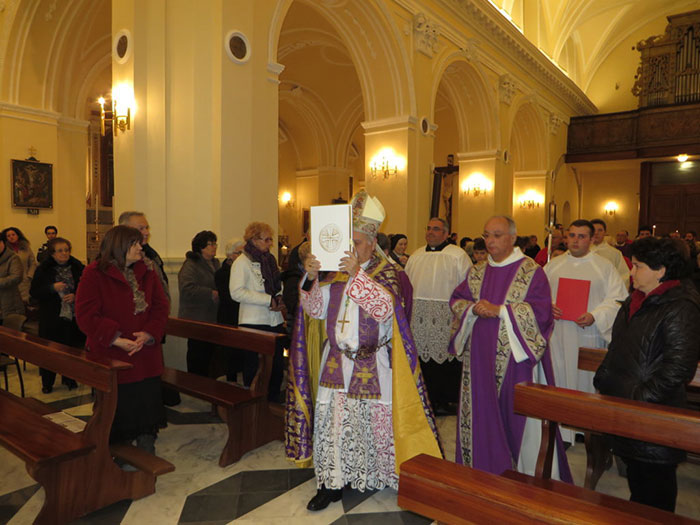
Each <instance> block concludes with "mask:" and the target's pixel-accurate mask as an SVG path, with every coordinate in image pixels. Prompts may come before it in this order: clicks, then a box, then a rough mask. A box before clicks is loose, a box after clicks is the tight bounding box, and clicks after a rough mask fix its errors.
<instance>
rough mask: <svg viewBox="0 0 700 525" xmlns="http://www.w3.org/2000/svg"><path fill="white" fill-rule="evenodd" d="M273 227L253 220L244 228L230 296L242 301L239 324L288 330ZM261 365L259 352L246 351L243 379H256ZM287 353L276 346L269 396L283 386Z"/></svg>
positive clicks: (274, 395)
mask: <svg viewBox="0 0 700 525" xmlns="http://www.w3.org/2000/svg"><path fill="white" fill-rule="evenodd" d="M272 236H273V233H272V228H271V227H270V226H269V225H267V224H265V223H264V222H251V223H250V224H249V225H248V226H247V227H246V229H245V233H244V234H243V240H244V241H245V243H246V244H245V247H244V248H243V255H242V256H241V257H239V258H238V259H236V262H235V263H233V266H231V281H230V282H229V290H230V292H231V298H232V299H233V300H234V301H238V303H240V307H239V310H238V326H241V327H246V328H255V329H257V330H264V331H266V332H277V333H281V334H282V333H285V330H284V317H283V314H282V312H283V310H284V303H283V301H282V295H281V291H282V281H281V275H280V271H279V268H278V267H277V260H276V259H275V256H274V255H272V254H271V253H270V247H271V246H272ZM257 369H258V354H256V353H253V352H245V353H244V355H243V382H244V383H245V385H246V386H248V385H250V384H251V383H252V382H253V378H254V377H255V373H256V371H257ZM283 369H284V357H283V355H282V348H277V351H276V352H275V356H274V359H273V363H272V374H271V376H270V388H269V391H268V399H270V400H271V401H278V400H279V397H280V388H281V386H282V375H283Z"/></svg>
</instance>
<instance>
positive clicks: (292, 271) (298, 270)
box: [282, 231, 310, 337]
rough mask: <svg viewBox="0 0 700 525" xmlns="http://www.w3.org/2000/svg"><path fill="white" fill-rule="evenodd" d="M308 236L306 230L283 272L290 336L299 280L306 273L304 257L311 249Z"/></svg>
mask: <svg viewBox="0 0 700 525" xmlns="http://www.w3.org/2000/svg"><path fill="white" fill-rule="evenodd" d="M308 237H309V232H308V231H307V232H304V236H303V237H302V239H301V242H300V243H299V244H297V245H296V246H295V247H294V248H292V251H291V252H290V254H289V260H288V261H287V269H286V270H285V271H284V272H283V273H282V285H283V286H282V301H283V302H284V307H285V309H286V315H285V322H286V328H287V335H289V336H290V337H291V335H292V329H293V328H294V319H295V318H296V314H297V308H298V306H299V281H300V280H301V278H302V277H303V275H304V258H305V257H306V255H308V253H309V249H310V248H309V242H308ZM302 247H303V249H302Z"/></svg>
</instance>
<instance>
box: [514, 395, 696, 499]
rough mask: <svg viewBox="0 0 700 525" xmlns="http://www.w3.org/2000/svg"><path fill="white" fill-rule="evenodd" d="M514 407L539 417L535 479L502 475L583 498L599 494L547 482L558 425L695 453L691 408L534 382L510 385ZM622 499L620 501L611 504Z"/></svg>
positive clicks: (694, 412)
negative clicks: (539, 442)
mask: <svg viewBox="0 0 700 525" xmlns="http://www.w3.org/2000/svg"><path fill="white" fill-rule="evenodd" d="M514 410H515V412H516V413H518V414H522V415H524V416H528V417H534V418H537V419H541V420H542V443H541V446H540V452H539V456H538V459H537V467H536V472H535V478H531V477H529V476H526V475H525V474H521V473H518V472H509V473H508V474H507V475H508V476H509V477H511V478H513V479H517V480H520V481H527V482H528V483H533V484H538V486H542V487H546V488H548V489H550V490H554V491H556V492H562V493H565V494H569V495H575V496H576V497H580V498H584V499H585V498H597V497H598V495H597V494H596V493H594V492H593V491H592V490H591V489H589V488H586V487H583V488H581V487H575V486H572V485H567V484H566V483H562V482H559V481H553V480H550V478H551V471H552V462H553V456H554V448H555V436H556V430H557V427H558V425H560V424H564V425H567V426H570V427H574V428H579V429H582V430H585V431H588V432H595V433H598V434H608V435H614V436H621V437H625V438H631V439H637V440H641V441H648V442H651V443H656V444H659V445H663V446H667V447H673V448H678V449H682V450H685V451H688V452H694V453H699V452H700V414H699V413H698V412H696V411H694V410H685V409H681V408H675V407H668V406H664V405H658V404H655V403H644V402H641V401H632V400H628V399H622V398H618V397H613V396H604V395H600V394H589V393H586V392H579V391H577V390H568V389H565V388H557V387H554V386H547V385H537V384H533V383H520V384H518V385H515V400H514ZM543 480H545V481H546V483H544V481H543ZM596 481H597V480H596ZM620 502H621V503H620ZM623 503H625V502H624V501H622V500H619V502H618V503H616V505H618V506H619V505H622V504H623Z"/></svg>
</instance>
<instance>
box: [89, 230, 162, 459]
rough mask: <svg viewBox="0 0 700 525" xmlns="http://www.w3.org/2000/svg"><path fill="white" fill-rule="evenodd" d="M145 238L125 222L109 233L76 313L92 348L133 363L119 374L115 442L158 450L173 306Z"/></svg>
mask: <svg viewBox="0 0 700 525" xmlns="http://www.w3.org/2000/svg"><path fill="white" fill-rule="evenodd" d="M142 239H143V237H142V235H141V232H139V231H138V230H137V229H135V228H130V227H128V226H123V225H119V226H115V227H114V228H112V229H111V230H109V231H108V232H107V233H106V234H105V236H104V238H103V239H102V244H101V245H100V253H99V254H98V256H97V259H96V260H95V261H94V262H92V263H91V264H89V265H88V266H87V267H86V268H85V270H84V271H83V275H82V277H81V279H80V283H79V284H78V291H77V293H76V296H75V317H76V320H77V322H78V326H79V327H80V329H81V330H82V332H83V333H84V334H85V335H86V336H87V343H86V347H87V349H88V351H89V352H94V353H95V354H96V355H98V356H100V357H105V358H107V359H116V360H118V361H124V362H126V363H129V364H131V365H133V366H132V368H129V369H126V370H119V371H118V373H117V381H118V383H119V387H118V392H117V407H116V411H115V414H114V421H113V423H112V429H111V433H110V442H111V443H124V442H126V443H131V442H133V441H136V446H138V447H140V448H143V449H144V450H146V451H148V452H149V453H151V454H153V453H155V441H156V437H157V435H158V428H159V427H163V426H165V407H164V406H163V401H162V398H161V383H160V376H161V374H162V373H163V351H162V348H161V340H162V338H163V335H164V334H165V325H166V323H167V320H168V311H169V309H170V304H169V302H168V298H167V297H166V295H165V293H164V292H163V286H162V284H161V281H160V277H159V276H158V273H157V270H156V269H155V267H154V265H153V263H152V262H151V261H144V260H143V256H142V253H143V248H142V246H141V241H142Z"/></svg>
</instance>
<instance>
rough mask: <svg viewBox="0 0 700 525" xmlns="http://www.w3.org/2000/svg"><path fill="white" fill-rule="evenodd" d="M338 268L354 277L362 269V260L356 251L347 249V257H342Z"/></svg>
mask: <svg viewBox="0 0 700 525" xmlns="http://www.w3.org/2000/svg"><path fill="white" fill-rule="evenodd" d="M338 269H339V270H340V271H341V272H345V273H347V274H348V275H349V276H350V277H354V276H355V274H356V273H357V272H358V271H359V270H360V261H359V259H358V258H357V255H356V254H355V251H354V250H353V251H351V252H349V251H346V252H345V257H343V258H342V259H340V264H338Z"/></svg>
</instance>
